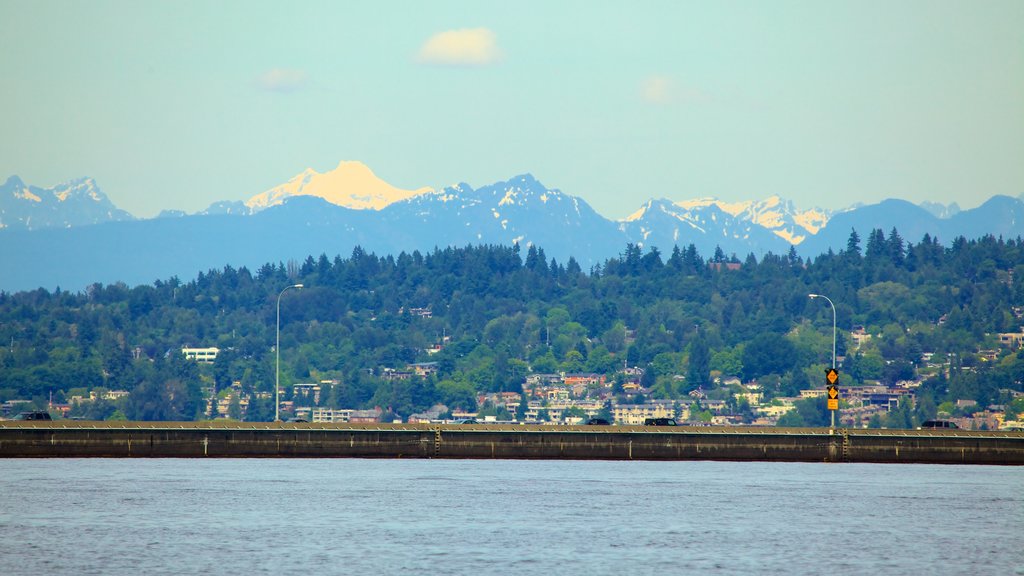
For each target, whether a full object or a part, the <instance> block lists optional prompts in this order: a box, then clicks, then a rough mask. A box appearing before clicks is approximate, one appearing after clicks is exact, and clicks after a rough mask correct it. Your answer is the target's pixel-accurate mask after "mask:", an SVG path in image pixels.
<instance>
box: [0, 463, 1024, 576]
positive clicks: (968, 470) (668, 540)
mask: <svg viewBox="0 0 1024 576" xmlns="http://www.w3.org/2000/svg"><path fill="white" fill-rule="evenodd" d="M199 573H204V574H286V573H292V574H294V573H300V574H342V573H352V574H395V573H409V574H416V573H419V574H460V575H462V574H496V575H509V574H514V575H532V574H545V575H554V574H579V575H601V574H628V575H634V574H636V575H642V574H688V573H702V574H715V575H719V574H721V575H728V574H787V575H788V574H928V575H938V574H967V573H976V574H1011V575H1013V574H1017V575H1022V574H1024V470H1022V469H1020V468H1001V467H977V466H924V465H877V464H796V463H736V462H604V461H593V462H592V461H586V462H570V461H503V460H496V461H495V460H486V461H480V460H355V459H340V460H226V459H219V460H173V459H162V460H71V459H52V460H0V574H6V575H12V576H15V575H20V574H33V575H39V574H76V575H77V574H104V575H115V576H117V575H129V574H131V575H136V574H151V575H152V574H199Z"/></svg>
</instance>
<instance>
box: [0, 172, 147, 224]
mask: <svg viewBox="0 0 1024 576" xmlns="http://www.w3.org/2000/svg"><path fill="white" fill-rule="evenodd" d="M131 219H132V215H131V214H129V213H127V212H125V211H124V210H120V209H118V208H117V207H116V206H114V204H113V202H111V201H110V200H109V199H108V198H107V196H106V195H105V194H104V193H103V192H102V191H101V190H100V189H99V187H98V186H97V185H96V182H95V181H94V180H93V179H92V178H79V179H77V180H71V181H69V182H65V183H63V184H58V185H57V186H53V187H51V188H40V187H38V186H29V185H26V184H25V183H24V182H22V180H21V179H20V178H18V177H17V176H11V177H10V178H8V179H7V181H6V182H5V183H4V184H3V185H0V228H11V229H15V230H19V229H20V230H38V229H42V228H69V227H71V226H85V225H89V224H101V223H104V222H115V221H122V220H131Z"/></svg>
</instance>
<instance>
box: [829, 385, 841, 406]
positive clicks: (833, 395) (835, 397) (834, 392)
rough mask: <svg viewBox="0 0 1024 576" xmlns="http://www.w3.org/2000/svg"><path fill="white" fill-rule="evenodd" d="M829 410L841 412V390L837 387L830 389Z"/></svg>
mask: <svg viewBox="0 0 1024 576" xmlns="http://www.w3.org/2000/svg"><path fill="white" fill-rule="evenodd" d="M828 409H829V410H839V388H836V387H835V386H829V387H828Z"/></svg>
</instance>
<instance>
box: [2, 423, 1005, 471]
mask: <svg viewBox="0 0 1024 576" xmlns="http://www.w3.org/2000/svg"><path fill="white" fill-rule="evenodd" d="M15 457H30V458H31V457H41V458H50V457H54V458H80V457H103V458H134V457H141V458H203V457H218V458H261V457H262V458H288V457H296V458H520V459H589V460H751V461H753V460H761V461H786V462H886V463H931V464H1000V465H1024V433H1022V432H983V431H963V430H955V431H948V430H941V431H939V430H936V431H931V430H846V429H836V430H835V431H834V433H832V434H830V433H829V430H828V429H822V428H753V427H688V426H681V427H676V428H655V427H644V426H586V427H584V426H512V425H501V426H498V425H461V426H458V425H426V424H291V423H289V424H285V423H239V422H223V423H222V422H214V423H191V422H182V423H178V422H117V423H113V422H95V423H93V422H70V421H55V422H10V421H6V422H0V458H15Z"/></svg>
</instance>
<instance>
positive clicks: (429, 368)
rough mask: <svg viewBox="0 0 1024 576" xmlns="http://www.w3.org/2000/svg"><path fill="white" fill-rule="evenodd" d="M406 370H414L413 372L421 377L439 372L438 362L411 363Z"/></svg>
mask: <svg viewBox="0 0 1024 576" xmlns="http://www.w3.org/2000/svg"><path fill="white" fill-rule="evenodd" d="M406 370H412V373H413V374H415V375H416V376H419V377H421V378H426V377H427V376H430V375H431V374H437V362H417V363H415V364H409V365H408V366H406Z"/></svg>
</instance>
